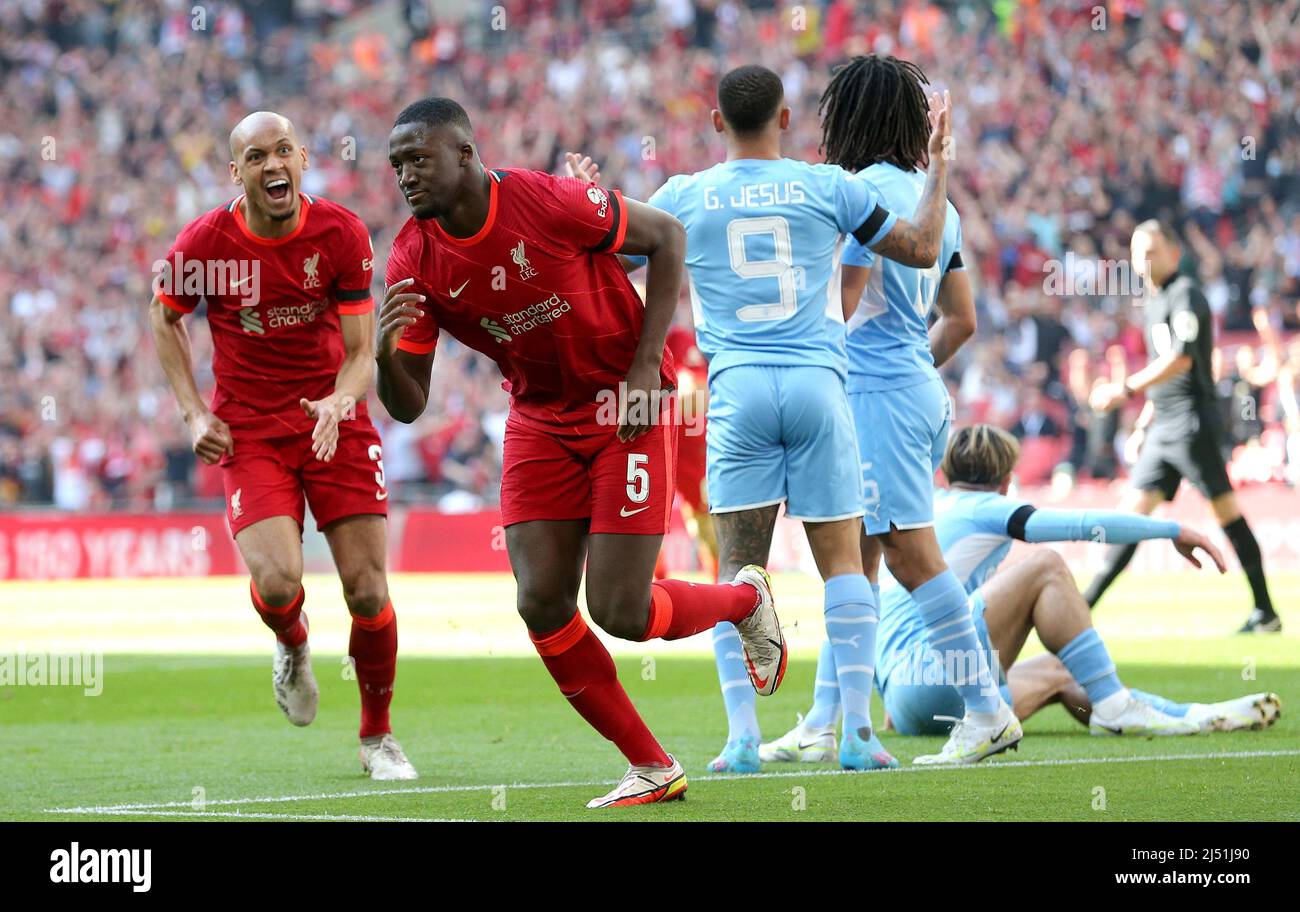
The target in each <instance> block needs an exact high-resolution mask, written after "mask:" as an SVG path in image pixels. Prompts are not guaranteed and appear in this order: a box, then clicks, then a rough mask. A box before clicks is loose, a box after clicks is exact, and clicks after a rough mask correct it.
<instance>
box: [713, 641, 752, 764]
mask: <svg viewBox="0 0 1300 912" xmlns="http://www.w3.org/2000/svg"><path fill="white" fill-rule="evenodd" d="M713 658H714V660H715V661H716V662H717V664H718V683H719V684H720V685H721V686H722V703H723V705H724V706H725V707H726V709H727V741H729V742H730V741H736V740H738V739H740V738H746V737H749V738H754V739H755V740H757V739H758V737H759V734H758V714H757V713H756V712H755V710H754V701H755V699H757V697H758V694H756V693H755V692H754V685H753V684H752V683H750V680H749V672H748V671H746V670H745V655H744V649H743V648H741V645H740V633H739V632H738V631H737V630H736V625H735V624H732V623H731V622H730V621H720V622H719V623H718V625H717V626H716V627H714V628H713Z"/></svg>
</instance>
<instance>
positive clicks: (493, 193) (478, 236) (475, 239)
mask: <svg viewBox="0 0 1300 912" xmlns="http://www.w3.org/2000/svg"><path fill="white" fill-rule="evenodd" d="M500 184H501V175H500V174H498V173H497V172H495V171H488V213H487V218H486V219H484V220H483V227H482V228H480V229H479V230H478V231H475V232H474V233H473V234H472V235H470V236H469V237H467V238H460V237H456V236H455V235H451V234H448V233H447V232H445V231H443V230H442V226H441V225H439V224H438V220H437V219H432V221H433V230H434V231H436V232H437V233H438V239H439V240H443V241H446V242H447V243H448V244H455V245H456V246H457V247H472V246H473V245H474V244H477V243H479V242H480V241H482V240H483V239H484V238H485V237H487V236H488V232H489V231H491V230H492V226H493V225H495V224H496V221H497V187H498V186H499V185H500Z"/></svg>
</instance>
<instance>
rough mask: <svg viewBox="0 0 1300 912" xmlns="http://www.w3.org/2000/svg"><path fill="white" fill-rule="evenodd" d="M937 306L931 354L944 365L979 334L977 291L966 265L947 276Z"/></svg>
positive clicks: (931, 332) (935, 362)
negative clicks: (967, 272)
mask: <svg viewBox="0 0 1300 912" xmlns="http://www.w3.org/2000/svg"><path fill="white" fill-rule="evenodd" d="M935 307H936V308H937V309H938V311H939V319H937V320H935V321H934V325H933V326H931V327H930V354H931V356H933V358H934V366H935V367H942V366H943V365H944V363H945V362H946V361H947V360H948V359H949V358H951V357H952V356H953V355H955V354H957V349H959V348H961V347H962V346H963V345H965V344H966V340H967V339H969V338H970V337H971V336H973V335H975V295H974V293H973V292H972V291H971V287H970V278H969V277H968V276H967V275H966V271H965V270H964V269H954V270H951V271H950V272H948V274H947V275H945V276H944V277H943V281H942V282H940V283H939V297H938V299H937V300H936V301H935Z"/></svg>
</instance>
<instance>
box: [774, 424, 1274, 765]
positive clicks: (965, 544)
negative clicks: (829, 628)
mask: <svg viewBox="0 0 1300 912" xmlns="http://www.w3.org/2000/svg"><path fill="white" fill-rule="evenodd" d="M1019 455H1020V450H1019V445H1018V443H1017V442H1016V440H1015V438H1014V437H1012V436H1011V435H1010V434H1008V433H1006V432H1005V431H1002V430H1000V429H998V428H995V427H992V426H989V425H975V426H973V427H966V428H962V429H960V430H958V431H957V432H956V433H955V434H954V435H953V437H952V439H951V440H950V441H949V444H948V449H947V451H946V453H945V454H944V458H943V463H942V466H941V468H942V471H943V473H944V475H945V477H946V478H947V480H948V485H949V487H948V488H947V489H946V490H940V491H937V492H936V495H935V517H936V531H937V533H938V536H939V541H940V544H941V546H942V548H943V553H944V559H945V560H946V561H947V562H948V564H949V565H950V566H951V567H953V568H954V570H956V571H957V572H958V576H959V577H961V578H962V579H963V582H964V583H965V586H966V589H967V591H968V592H970V593H971V597H970V607H971V614H970V623H971V624H972V625H973V626H974V628H975V632H976V635H977V636H978V638H979V641H980V643H981V644H982V647H983V649H984V650H985V652H986V658H987V666H988V667H989V668H990V669H996V670H997V671H998V680H997V681H988V682H987V686H989V687H998V688H999V689H1000V690H1001V691H1002V693H1003V696H1004V697H1005V699H1007V700H1008V702H1010V703H1011V705H1012V707H1013V709H1014V710H1015V713H1016V715H1017V716H1018V717H1019V718H1020V719H1021V720H1022V721H1023V720H1025V719H1027V718H1029V717H1030V716H1031V715H1033V714H1034V713H1035V712H1037V711H1038V710H1039V709H1041V708H1043V707H1044V706H1048V705H1050V704H1053V703H1061V704H1063V705H1064V706H1065V707H1066V709H1067V710H1068V711H1069V712H1070V713H1071V715H1073V716H1074V717H1075V718H1076V719H1078V720H1079V721H1080V722H1082V723H1083V724H1085V725H1087V726H1088V727H1089V729H1090V730H1091V731H1092V733H1093V734H1097V735H1119V734H1140V735H1183V734H1194V733H1197V732H1202V731H1211V730H1214V731H1232V730H1237V729H1259V728H1264V727H1266V726H1268V725H1271V724H1272V723H1273V721H1274V720H1275V719H1276V718H1277V716H1278V714H1279V712H1280V709H1281V702H1280V700H1279V699H1278V697H1277V696H1276V695H1275V694H1270V693H1257V694H1251V695H1249V696H1243V697H1238V698H1236V699H1232V700H1226V701H1223V702H1219V703H1178V702H1175V701H1173V700H1168V699H1165V698H1164V697H1160V696H1156V695H1154V694H1149V693H1145V692H1143V691H1140V690H1135V689H1132V688H1128V687H1126V686H1125V685H1124V684H1123V682H1122V681H1121V680H1120V678H1119V674H1118V672H1117V671H1116V669H1115V665H1114V663H1113V662H1112V661H1111V658H1110V655H1109V653H1108V652H1107V650H1106V646H1105V644H1104V643H1103V642H1102V640H1101V637H1100V636H1099V635H1098V634H1097V631H1096V630H1095V629H1094V628H1093V627H1092V625H1091V618H1090V613H1089V611H1088V606H1087V603H1086V602H1085V601H1084V600H1083V597H1082V596H1081V595H1080V594H1079V590H1078V587H1077V586H1076V584H1075V580H1074V576H1073V575H1072V574H1071V573H1070V570H1069V568H1068V567H1067V566H1066V564H1065V561H1064V560H1063V559H1062V558H1061V556H1060V555H1059V554H1057V553H1056V552H1055V551H1051V550H1048V549H1041V550H1038V551H1036V552H1035V553H1033V554H1031V555H1030V556H1028V557H1027V558H1025V559H1024V560H1023V561H1020V562H1019V563H1017V564H1015V565H1014V566H1012V567H1010V568H1009V569H1007V570H1004V571H1001V572H999V573H997V575H996V576H995V575H994V571H995V570H996V569H997V567H998V565H999V564H1001V563H1002V561H1003V559H1005V557H1006V555H1007V553H1008V552H1009V551H1010V550H1011V545H1012V543H1013V542H1014V541H1016V540H1019V541H1024V542H1028V543H1039V542H1051V541H1099V542H1108V543H1112V544H1114V543H1120V542H1136V541H1142V540H1145V539H1152V538H1165V539H1168V540H1170V541H1171V542H1172V543H1173V545H1174V547H1175V548H1176V549H1177V550H1178V552H1179V553H1180V554H1182V555H1183V556H1184V557H1185V558H1186V559H1187V560H1188V561H1190V562H1191V563H1193V564H1194V565H1196V566H1197V567H1200V566H1201V564H1200V560H1199V559H1198V557H1197V555H1196V552H1197V551H1201V552H1203V553H1204V554H1206V555H1208V556H1209V558H1210V559H1211V560H1212V561H1213V563H1214V565H1215V566H1216V567H1217V568H1218V570H1219V572H1220V573H1222V572H1224V564H1223V558H1222V555H1221V554H1220V553H1219V551H1218V549H1217V548H1216V547H1215V546H1214V545H1213V544H1211V543H1210V541H1209V540H1208V539H1206V538H1205V537H1204V536H1203V535H1201V534H1200V533H1199V532H1196V531H1194V530H1192V529H1188V528H1185V527H1182V526H1180V525H1179V524H1177V523H1174V522H1170V521H1167V520H1158V519H1152V518H1150V517H1146V516H1140V515H1135V514H1128V513H1115V512H1110V511H1097V510H1055V509H1036V508H1035V507H1033V506H1032V505H1030V504H1028V503H1025V502H1024V501H1022V500H1019V499H1017V498H1013V497H1009V496H1008V494H1007V492H1008V489H1009V487H1010V485H1011V476H1012V472H1013V470H1014V468H1015V464H1016V460H1017V459H1018V457H1019ZM1031 630H1032V631H1034V632H1036V633H1037V634H1038V638H1039V640H1040V641H1041V642H1042V644H1043V645H1044V646H1045V647H1046V648H1047V649H1048V651H1049V653H1050V654H1049V655H1042V656H1036V657H1034V658H1032V659H1028V660H1026V661H1024V662H1017V661H1016V660H1017V658H1018V657H1019V655H1020V652H1021V650H1022V648H1023V647H1024V644H1025V640H1026V639H1027V638H1028V636H1029V633H1030V631H1031ZM944 642H945V638H944V637H942V636H940V637H939V638H937V639H935V640H933V641H930V640H929V639H928V638H927V636H926V628H925V625H924V623H923V622H922V621H921V619H920V617H919V615H918V613H917V611H916V610H915V607H914V606H913V605H912V604H911V601H910V598H909V597H908V594H907V591H906V590H905V589H903V588H902V587H901V586H897V585H890V581H886V589H885V592H884V593H883V595H882V601H881V612H880V631H879V635H878V637H877V652H876V687H877V689H878V690H879V691H880V694H881V697H882V699H883V701H884V704H885V710H886V713H887V724H890V725H892V727H893V728H894V729H896V730H897V731H898V732H899V733H900V734H904V735H936V734H944V733H948V732H950V730H951V729H952V727H953V722H954V720H955V718H958V717H960V716H961V709H962V700H961V697H960V695H959V694H958V692H957V689H956V687H955V686H954V683H953V682H954V678H955V677H960V676H962V675H965V674H969V673H970V672H971V669H973V668H974V667H976V663H975V662H974V661H972V659H971V657H968V656H961V655H955V654H953V651H952V650H945V648H944ZM825 652H826V650H823V656H825ZM822 664H824V663H823V662H819V665H818V671H817V686H816V690H815V695H814V706H813V708H812V710H811V711H810V712H809V713H808V715H807V717H805V718H804V719H803V720H802V721H801V723H800V724H799V725H798V726H797V727H796V728H795V729H794V730H793V731H791V732H789V733H788V734H786V735H785V736H784V737H782V738H780V739H778V740H777V741H774V742H771V743H769V744H765V745H763V747H762V749H761V752H762V759H763V760H765V761H767V760H801V761H820V760H829V759H833V757H834V745H835V734H834V732H835V726H836V724H837V722H838V715H839V713H838V707H837V703H838V697H837V694H836V693H835V691H834V689H833V688H832V687H831V686H830V685H831V683H832V682H833V681H834V680H835V676H834V674H833V673H831V672H829V671H827V670H825V669H823V668H822V667H821V665H822Z"/></svg>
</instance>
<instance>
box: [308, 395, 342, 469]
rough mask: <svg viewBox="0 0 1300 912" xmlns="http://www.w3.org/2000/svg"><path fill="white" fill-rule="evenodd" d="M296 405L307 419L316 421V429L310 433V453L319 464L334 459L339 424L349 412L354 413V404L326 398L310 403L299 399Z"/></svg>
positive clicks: (329, 397) (337, 442)
mask: <svg viewBox="0 0 1300 912" xmlns="http://www.w3.org/2000/svg"><path fill="white" fill-rule="evenodd" d="M298 404H299V405H300V406H302V410H303V411H304V412H306V414H307V417H308V418H315V419H316V427H314V428H312V432H311V451H312V453H314V454H315V456H316V458H317V459H319V460H320V461H321V462H329V461H330V460H331V459H333V458H334V451H335V450H337V449H338V446H339V422H340V421H342V420H343V419H344V418H345V417H347V416H348V413H349V412H353V413H355V410H356V404H355V403H345V402H342V401H340V400H339V399H337V398H335V397H334V396H326V397H325V398H324V399H317V400H315V401H312V400H310V399H299V400H298Z"/></svg>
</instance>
